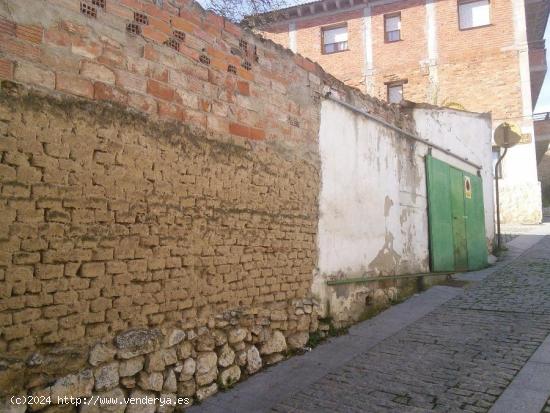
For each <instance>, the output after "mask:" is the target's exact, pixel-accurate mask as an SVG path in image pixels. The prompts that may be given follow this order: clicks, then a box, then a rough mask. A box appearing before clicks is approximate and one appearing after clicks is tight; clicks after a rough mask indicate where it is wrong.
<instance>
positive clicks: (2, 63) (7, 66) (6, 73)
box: [0, 59, 13, 80]
mask: <svg viewBox="0 0 550 413" xmlns="http://www.w3.org/2000/svg"><path fill="white" fill-rule="evenodd" d="M0 79H7V80H13V62H11V61H9V60H6V59H0Z"/></svg>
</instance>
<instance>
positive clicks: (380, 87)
mask: <svg viewBox="0 0 550 413" xmlns="http://www.w3.org/2000/svg"><path fill="white" fill-rule="evenodd" d="M425 4H426V2H425V1H423V0H413V1H409V0H406V1H405V0H402V1H398V2H392V3H389V4H383V5H374V6H373V7H372V10H371V16H372V19H371V21H372V43H373V61H374V75H373V79H372V81H373V83H374V90H373V91H372V92H371V94H372V95H373V96H375V97H377V98H379V99H381V100H386V99H387V86H386V84H387V83H388V82H392V81H398V80H406V81H407V82H406V83H405V84H404V85H403V92H404V97H405V99H407V100H411V101H415V102H427V103H431V104H437V105H449V104H458V105H460V106H461V107H463V108H465V109H467V110H470V111H477V112H490V111H491V112H492V113H493V117H494V118H495V119H496V120H495V121H496V122H499V123H500V121H501V120H499V119H503V118H516V119H518V117H520V116H521V114H522V100H521V89H520V75H519V61H518V56H517V51H515V50H512V46H513V43H514V27H513V20H512V19H513V14H512V5H511V3H510V2H507V1H501V0H497V1H491V8H492V9H491V23H492V24H491V25H490V26H487V27H482V28H475V29H472V30H462V31H461V30H459V27H458V13H457V3H456V1H455V0H443V1H437V2H435V13H436V22H437V24H436V26H437V27H436V30H437V51H438V60H437V62H436V63H437V71H438V79H439V84H438V87H437V88H435V90H434V87H432V86H431V85H430V79H429V61H428V50H427V47H428V46H427V45H428V39H427V33H426V19H427V17H426V7H425ZM396 12H399V13H400V14H401V38H402V40H401V41H397V42H391V43H387V42H386V41H385V39H384V15H385V14H388V13H396ZM362 16H363V10H362V9H358V10H355V11H346V10H343V11H341V12H339V13H332V14H331V15H320V16H312V17H310V18H306V19H302V20H300V21H298V22H297V36H296V37H297V47H298V52H299V53H301V54H303V55H304V56H306V57H308V58H310V59H312V60H313V61H316V62H319V64H320V65H321V66H322V67H323V68H324V69H325V70H327V71H328V72H329V73H332V74H333V75H334V76H336V77H337V78H338V79H340V80H342V81H343V82H345V83H346V84H349V85H351V86H354V87H358V88H360V89H361V90H363V91H365V90H366V85H365V65H364V62H365V59H364V41H363V38H364V24H363V20H362ZM345 23H347V25H348V37H349V40H348V42H349V45H350V46H349V49H350V50H349V51H346V52H341V53H334V54H329V55H324V54H322V53H321V29H322V27H325V26H331V25H338V24H345ZM261 33H262V35H263V36H265V37H266V38H269V39H271V40H273V41H275V42H278V43H280V44H281V45H283V46H285V47H288V24H283V23H278V24H276V25H274V26H273V27H269V28H264V29H263V31H262V32H261ZM496 99H498V103H495V100H496ZM460 106H459V107H460Z"/></svg>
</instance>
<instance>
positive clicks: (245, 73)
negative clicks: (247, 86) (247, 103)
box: [237, 66, 254, 82]
mask: <svg viewBox="0 0 550 413" xmlns="http://www.w3.org/2000/svg"><path fill="white" fill-rule="evenodd" d="M237 75H238V76H239V77H242V78H243V79H246V80H248V81H250V82H252V81H253V80H254V75H253V74H252V71H251V70H246V69H244V68H242V67H240V66H239V67H237Z"/></svg>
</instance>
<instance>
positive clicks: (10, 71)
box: [0, 0, 397, 142]
mask: <svg viewBox="0 0 550 413" xmlns="http://www.w3.org/2000/svg"><path fill="white" fill-rule="evenodd" d="M35 10H41V13H35V12H34V11H35ZM0 78H2V79H8V80H13V81H15V82H18V83H23V84H29V85H33V86H35V87H40V88H45V89H48V90H55V91H57V92H61V93H66V94H70V95H76V96H80V97H83V98H87V99H94V100H98V101H105V100H106V101H111V102H116V103H119V104H122V105H126V106H128V107H129V108H132V109H134V110H138V111H140V112H146V113H148V114H150V115H151V116H153V117H158V118H161V119H169V120H176V121H181V122H183V123H185V124H187V125H189V126H191V127H193V128H197V129H199V130H202V131H205V132H206V134H207V135H208V136H209V137H214V138H220V137H221V138H222V139H224V140H227V139H229V140H248V139H250V140H263V139H284V140H287V141H295V142H313V141H315V140H316V138H317V131H318V111H319V106H318V103H319V101H320V99H319V98H320V96H322V94H323V93H325V92H326V89H327V88H329V89H336V90H338V91H339V95H340V96H342V97H343V98H346V99H351V96H352V95H353V96H355V97H354V98H353V99H354V100H356V101H358V102H360V104H361V106H363V107H369V108H371V109H369V110H375V111H376V112H378V113H379V114H381V115H382V116H383V117H384V118H386V119H388V120H392V119H393V118H394V117H395V116H396V114H397V112H396V110H395V109H390V108H388V107H387V106H385V105H384V104H383V103H381V102H378V101H377V100H375V99H371V98H368V97H366V96H362V95H360V94H358V93H357V92H356V91H353V90H352V89H350V88H349V87H347V86H345V85H344V84H343V83H341V82H340V81H338V80H336V79H335V78H333V77H332V76H330V75H328V74H326V73H325V72H323V70H322V69H321V67H320V66H319V65H317V64H315V63H313V62H311V61H310V60H308V59H305V58H303V57H302V56H300V55H294V54H292V52H290V51H288V50H285V49H283V48H282V47H280V46H277V45H275V44H274V43H272V42H271V41H267V40H264V39H261V38H259V37H255V36H254V35H253V34H252V33H250V32H246V31H243V30H242V29H241V28H239V27H238V26H236V25H234V24H233V23H231V22H229V21H227V20H224V19H223V18H222V17H220V16H217V15H215V14H212V13H209V12H205V11H204V10H202V8H201V7H200V6H199V5H197V4H195V3H194V2H192V1H189V0H171V1H164V2H163V6H162V7H158V6H157V5H156V4H155V3H153V2H152V1H149V0H143V1H140V0H82V1H81V0H46V1H39V0H21V1H18V2H14V3H13V5H12V6H10V10H7V9H2V8H0ZM373 108H374V109H373Z"/></svg>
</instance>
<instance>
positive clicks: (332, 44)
mask: <svg viewBox="0 0 550 413" xmlns="http://www.w3.org/2000/svg"><path fill="white" fill-rule="evenodd" d="M344 50H348V26H339V27H328V28H323V53H324V54H329V53H336V52H341V51H344Z"/></svg>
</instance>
